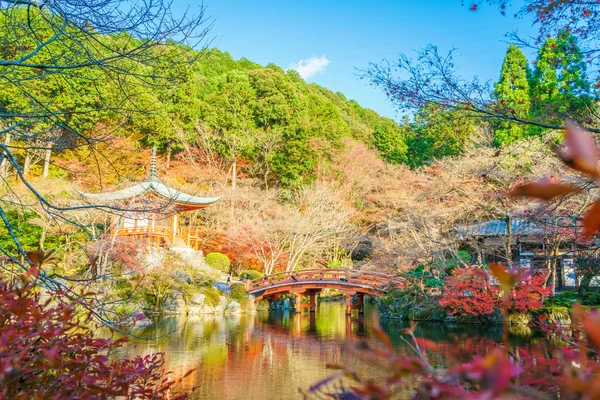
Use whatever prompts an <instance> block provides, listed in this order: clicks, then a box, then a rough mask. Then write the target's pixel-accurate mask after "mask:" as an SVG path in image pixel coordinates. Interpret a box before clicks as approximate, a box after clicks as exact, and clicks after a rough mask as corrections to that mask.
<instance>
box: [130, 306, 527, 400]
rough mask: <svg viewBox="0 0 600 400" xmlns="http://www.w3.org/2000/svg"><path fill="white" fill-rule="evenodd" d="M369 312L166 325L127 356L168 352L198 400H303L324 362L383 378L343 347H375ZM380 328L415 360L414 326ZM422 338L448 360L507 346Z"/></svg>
mask: <svg viewBox="0 0 600 400" xmlns="http://www.w3.org/2000/svg"><path fill="white" fill-rule="evenodd" d="M370 312H374V311H373V310H369V309H368V308H367V310H366V317H365V318H357V317H356V316H354V317H353V318H352V319H350V318H347V317H346V316H345V313H344V306H343V305H342V304H335V303H334V304H332V303H323V304H320V305H319V307H318V310H317V312H316V313H312V314H311V313H308V312H306V311H305V312H304V313H303V314H302V315H298V314H295V313H293V312H285V311H280V312H271V313H267V312H263V313H258V314H256V315H230V316H208V315H206V316H194V317H187V318H186V317H180V318H165V319H163V320H161V321H160V323H159V324H158V325H157V326H156V327H150V328H146V329H143V330H141V331H136V332H135V333H136V335H139V336H142V337H147V338H153V339H149V340H139V339H132V340H131V343H129V344H128V345H127V346H126V347H125V348H124V349H123V351H122V353H121V355H128V356H134V355H143V354H147V353H150V352H157V351H160V352H165V353H166V354H167V364H168V368H169V369H170V370H172V371H173V372H174V375H175V376H182V375H183V374H184V373H185V372H186V371H188V370H190V369H194V368H195V369H196V370H195V371H194V372H193V373H192V374H191V375H190V376H189V377H187V378H186V380H185V389H187V390H189V389H191V388H192V387H196V391H195V392H194V395H193V398H194V399H223V400H229V399H231V400H237V399H248V400H252V399H260V400H271V399H272V400H279V399H297V398H300V396H299V394H298V389H297V388H298V387H304V388H306V387H307V386H309V385H310V384H312V383H314V382H316V381H317V380H319V379H320V378H323V377H325V376H328V375H329V374H330V373H331V371H330V370H327V369H326V368H325V365H326V363H341V364H346V365H352V366H353V367H355V368H356V369H358V370H360V371H364V372H366V373H368V374H374V375H376V374H378V373H380V372H379V371H377V370H375V369H374V368H375V367H373V366H372V365H368V364H367V363H366V362H365V361H364V360H363V359H362V358H361V356H360V354H358V353H357V352H356V351H355V350H354V348H353V346H347V345H342V344H344V343H348V342H353V341H354V340H363V341H368V342H375V341H376V340H375V339H374V338H373V337H372V336H371V329H370V323H369V321H370V318H369V313H370ZM381 324H382V327H383V329H384V330H385V331H386V332H387V333H388V334H389V335H390V336H391V338H392V341H393V342H394V344H395V345H396V346H397V347H398V350H399V351H400V352H404V353H406V354H409V351H410V350H409V348H408V346H406V344H405V343H404V342H403V341H402V340H401V334H400V332H401V330H402V329H404V328H406V327H407V326H408V324H407V323H405V322H402V321H391V320H382V321H381ZM170 332H172V333H170ZM169 333H170V334H169ZM417 336H421V337H426V338H428V339H431V340H433V341H435V342H437V343H438V345H439V346H440V347H441V349H442V351H441V353H442V354H447V353H450V350H458V357H459V358H460V359H465V360H468V359H470V358H471V357H472V355H473V354H485V353H487V352H488V351H489V350H490V348H491V347H493V346H494V345H495V343H497V342H499V341H500V340H501V338H502V329H501V327H485V328H482V327H480V326H454V327H453V326H448V325H444V324H431V323H430V324H427V323H423V324H419V326H418V327H417ZM511 340H514V341H515V344H516V343H519V344H522V343H527V342H529V341H530V340H532V339H531V338H529V337H519V336H514V337H513V338H512V339H511ZM446 350H448V351H447V352H446ZM431 361H432V363H433V364H434V365H440V366H441V365H446V364H448V363H449V362H450V361H449V360H447V359H446V358H445V357H444V356H439V355H436V356H434V357H433V358H432V360H431Z"/></svg>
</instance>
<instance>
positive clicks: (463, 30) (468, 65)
mask: <svg viewBox="0 0 600 400" xmlns="http://www.w3.org/2000/svg"><path fill="white" fill-rule="evenodd" d="M464 2H465V4H466V3H469V1H468V0H465V1H464ZM189 3H190V0H175V4H174V5H175V7H176V9H178V10H179V11H181V10H183V9H184V7H186V6H187V5H188V4H189ZM513 3H516V4H518V3H519V2H518V1H514V2H513ZM191 6H192V10H193V9H194V7H195V6H194V4H192V5H191ZM205 6H207V14H208V15H210V16H211V17H212V18H213V19H214V27H213V29H212V31H211V32H210V36H211V37H213V38H214V39H213V42H212V45H213V46H215V47H218V48H220V49H221V50H224V51H229V52H230V53H231V54H232V55H233V57H234V58H236V59H238V58H240V57H246V58H248V59H250V60H252V61H255V62H258V63H260V64H263V65H266V64H268V63H270V62H272V63H275V64H277V65H279V66H281V67H282V68H286V69H287V68H292V67H295V68H298V66H299V63H300V62H301V60H304V62H303V65H304V69H303V71H302V72H303V73H304V74H305V76H306V77H307V78H306V79H307V80H308V81H310V82H315V83H318V84H319V85H322V86H325V87H326V88H328V89H330V90H333V91H335V92H337V91H340V92H343V93H344V94H345V95H346V96H347V97H348V98H350V99H355V100H357V101H358V102H359V103H360V104H361V105H363V106H365V107H368V108H371V109H373V110H375V111H377V112H378V113H380V114H382V115H385V116H388V117H392V118H395V117H396V113H395V110H394V108H393V107H392V106H391V105H390V104H389V103H387V102H386V100H385V96H384V95H383V94H382V93H381V92H380V91H379V90H377V89H375V88H372V87H369V86H367V82H365V81H362V80H359V79H358V78H357V76H356V74H357V72H356V69H357V68H359V69H360V68H365V67H367V66H368V64H369V62H379V61H381V60H382V59H383V58H391V59H393V58H395V56H396V55H397V54H399V53H408V54H414V52H415V50H417V49H419V48H421V47H423V46H425V45H427V44H429V43H431V44H435V45H438V46H439V48H440V49H441V50H442V51H448V50H450V49H451V48H457V49H458V53H457V57H456V59H455V61H456V65H457V66H458V67H459V69H460V73H461V75H463V76H466V77H471V76H475V75H477V76H478V77H479V78H480V79H484V80H485V79H494V80H495V79H497V78H498V76H499V74H500V67H501V64H502V59H503V57H504V53H505V51H506V47H507V46H508V44H507V43H506V39H505V37H504V35H505V33H507V32H511V31H514V30H518V31H519V32H520V33H524V34H527V33H532V32H533V28H531V23H530V21H529V20H521V19H515V18H514V17H512V15H513V14H514V13H515V12H516V10H517V9H516V7H513V8H512V9H509V11H508V13H507V14H508V15H509V16H507V17H503V16H502V15H500V13H499V12H498V10H495V9H492V8H491V7H481V8H480V9H479V10H478V11H477V12H470V11H468V7H467V6H461V0H421V1H419V0H416V1H415V0H412V1H409V0H396V1H380V0H375V1H373V0H371V1H354V0H347V1H326V0H322V1H316V0H304V1H288V0H279V1H276V0H262V1H259V0H205ZM319 67H320V68H319ZM311 72H314V73H313V74H312V75H311Z"/></svg>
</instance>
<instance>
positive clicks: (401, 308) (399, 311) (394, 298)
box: [373, 290, 585, 326]
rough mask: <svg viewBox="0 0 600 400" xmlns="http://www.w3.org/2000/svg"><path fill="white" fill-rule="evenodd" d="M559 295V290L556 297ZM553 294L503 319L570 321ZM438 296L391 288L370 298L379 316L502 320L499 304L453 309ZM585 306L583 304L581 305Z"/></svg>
mask: <svg viewBox="0 0 600 400" xmlns="http://www.w3.org/2000/svg"><path fill="white" fill-rule="evenodd" d="M560 297H562V296H561V295H560V294H559V295H558V296H557V297H556V298H560ZM556 298H554V299H551V298H549V299H547V300H546V301H544V302H543V303H542V304H540V305H539V306H537V307H532V308H531V309H530V310H529V311H526V312H510V313H509V314H508V319H507V321H506V322H507V323H508V324H510V325H521V326H526V325H530V324H535V323H555V324H558V325H569V324H570V323H571V318H570V307H569V306H568V305H561V304H556V300H555V299H556ZM442 299H443V295H442V296H430V295H428V294H427V293H425V292H420V291H414V290H412V291H411V290H404V291H402V290H395V291H391V292H389V293H387V294H386V295H384V296H381V297H374V298H373V301H374V303H375V305H376V307H377V309H378V311H379V315H380V317H381V318H390V319H402V320H410V321H428V322H443V323H448V324H490V325H500V324H503V323H505V321H504V318H503V316H502V311H501V309H500V307H492V308H490V309H486V310H478V309H471V310H469V311H466V310H462V311H461V312H457V311H455V312H453V311H452V310H451V309H449V308H447V307H443V306H442V305H440V302H443V300H442ZM584 307H585V306H584Z"/></svg>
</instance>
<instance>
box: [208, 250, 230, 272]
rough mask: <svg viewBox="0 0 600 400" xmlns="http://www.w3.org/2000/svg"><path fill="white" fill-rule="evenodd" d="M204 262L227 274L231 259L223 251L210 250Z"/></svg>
mask: <svg viewBox="0 0 600 400" xmlns="http://www.w3.org/2000/svg"><path fill="white" fill-rule="evenodd" d="M206 263H207V264H208V265H210V266H211V267H213V268H214V269H216V270H219V271H221V272H223V273H226V274H228V273H229V269H230V267H231V261H229V257H227V256H226V255H225V254H223V253H217V252H212V253H208V254H207V255H206Z"/></svg>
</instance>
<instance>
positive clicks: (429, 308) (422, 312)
mask: <svg viewBox="0 0 600 400" xmlns="http://www.w3.org/2000/svg"><path fill="white" fill-rule="evenodd" d="M408 317H409V318H410V319H411V320H413V321H443V320H444V319H445V318H446V312H445V311H444V309H443V308H442V307H440V306H439V305H437V304H435V303H434V302H426V303H422V304H418V305H415V306H414V307H412V308H411V310H410V314H409V316H408Z"/></svg>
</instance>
